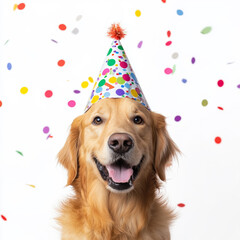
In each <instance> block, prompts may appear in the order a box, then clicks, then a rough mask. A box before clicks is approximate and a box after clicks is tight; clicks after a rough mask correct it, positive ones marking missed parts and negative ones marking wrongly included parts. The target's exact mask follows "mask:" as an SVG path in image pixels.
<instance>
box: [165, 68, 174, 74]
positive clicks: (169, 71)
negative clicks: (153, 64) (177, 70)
mask: <svg viewBox="0 0 240 240" xmlns="http://www.w3.org/2000/svg"><path fill="white" fill-rule="evenodd" d="M164 72H165V73H166V74H171V73H172V72H173V70H172V69H171V68H166V69H165V70H164Z"/></svg>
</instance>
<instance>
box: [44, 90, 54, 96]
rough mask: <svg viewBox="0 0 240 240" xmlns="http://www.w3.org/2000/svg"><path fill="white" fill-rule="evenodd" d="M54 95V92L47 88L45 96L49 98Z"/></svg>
mask: <svg viewBox="0 0 240 240" xmlns="http://www.w3.org/2000/svg"><path fill="white" fill-rule="evenodd" d="M52 95H53V92H52V91H51V90H47V91H46V92H45V97H47V98H50V97H52Z"/></svg>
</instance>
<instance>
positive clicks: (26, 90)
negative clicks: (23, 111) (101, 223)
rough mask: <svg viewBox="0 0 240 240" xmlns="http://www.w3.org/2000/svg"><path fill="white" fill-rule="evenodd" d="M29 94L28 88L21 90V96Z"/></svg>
mask: <svg viewBox="0 0 240 240" xmlns="http://www.w3.org/2000/svg"><path fill="white" fill-rule="evenodd" d="M27 92H28V88H27V87H22V88H21V89H20V93H21V94H26V93H27Z"/></svg>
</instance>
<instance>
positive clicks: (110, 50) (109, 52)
mask: <svg viewBox="0 0 240 240" xmlns="http://www.w3.org/2000/svg"><path fill="white" fill-rule="evenodd" d="M111 52H112V48H110V49H109V50H108V54H107V56H108V55H109V54H111Z"/></svg>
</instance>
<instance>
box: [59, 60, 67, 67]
mask: <svg viewBox="0 0 240 240" xmlns="http://www.w3.org/2000/svg"><path fill="white" fill-rule="evenodd" d="M57 64H58V66H59V67H63V66H64V65H65V61H64V60H63V59H61V60H59V61H58V63H57Z"/></svg>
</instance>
